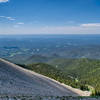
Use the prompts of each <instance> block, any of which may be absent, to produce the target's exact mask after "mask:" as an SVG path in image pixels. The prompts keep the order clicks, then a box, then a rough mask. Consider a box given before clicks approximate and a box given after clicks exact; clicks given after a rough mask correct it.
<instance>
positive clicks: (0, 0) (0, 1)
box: [0, 0, 9, 3]
mask: <svg viewBox="0 0 100 100" xmlns="http://www.w3.org/2000/svg"><path fill="white" fill-rule="evenodd" d="M8 1H9V0H0V3H6V2H8Z"/></svg>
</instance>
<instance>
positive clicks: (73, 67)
mask: <svg viewBox="0 0 100 100" xmlns="http://www.w3.org/2000/svg"><path fill="white" fill-rule="evenodd" d="M48 63H49V64H51V65H53V66H55V67H56V68H57V69H59V70H61V71H62V72H63V73H65V75H67V76H69V77H71V78H73V79H76V80H77V81H78V82H81V83H83V84H89V85H91V86H92V87H94V88H95V89H96V92H97V94H98V95H100V93H99V92H100V77H99V76H100V60H94V59H87V58H81V59H55V60H52V61H50V62H48Z"/></svg>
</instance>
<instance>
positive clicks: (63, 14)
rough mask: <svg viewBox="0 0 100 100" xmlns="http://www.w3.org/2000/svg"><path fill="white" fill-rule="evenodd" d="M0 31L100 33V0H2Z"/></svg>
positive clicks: (0, 4) (2, 32) (0, 6)
mask: <svg viewBox="0 0 100 100" xmlns="http://www.w3.org/2000/svg"><path fill="white" fill-rule="evenodd" d="M0 34H100V0H0Z"/></svg>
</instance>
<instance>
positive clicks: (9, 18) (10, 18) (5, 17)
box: [0, 16, 16, 21]
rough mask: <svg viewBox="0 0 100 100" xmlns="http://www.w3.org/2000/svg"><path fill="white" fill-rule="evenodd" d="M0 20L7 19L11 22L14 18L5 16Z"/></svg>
mask: <svg viewBox="0 0 100 100" xmlns="http://www.w3.org/2000/svg"><path fill="white" fill-rule="evenodd" d="M0 18H4V19H8V20H11V21H14V20H16V19H15V18H12V17H7V16H0Z"/></svg>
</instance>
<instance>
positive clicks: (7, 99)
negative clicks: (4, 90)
mask: <svg viewBox="0 0 100 100" xmlns="http://www.w3.org/2000/svg"><path fill="white" fill-rule="evenodd" d="M0 100H100V98H99V97H94V98H93V97H69V96H66V97H65V96H63V97H58V96H57V97H53V96H49V97H48V96H47V97H43V96H42V97H41V96H35V97H34V96H24V95H23V96H1V97H0Z"/></svg>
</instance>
